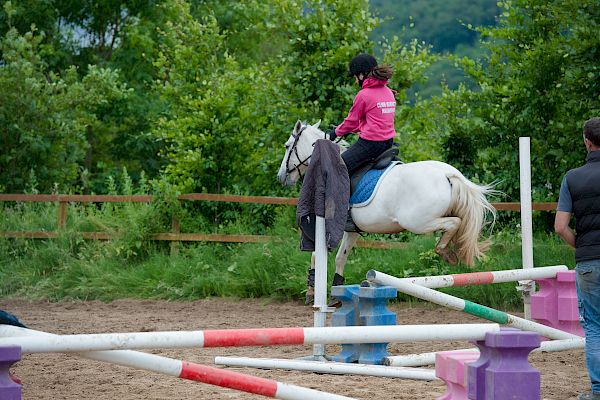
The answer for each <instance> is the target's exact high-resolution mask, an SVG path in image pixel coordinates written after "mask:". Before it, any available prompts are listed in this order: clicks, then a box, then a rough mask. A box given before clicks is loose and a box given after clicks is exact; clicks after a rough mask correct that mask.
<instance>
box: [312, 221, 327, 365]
mask: <svg viewBox="0 0 600 400" xmlns="http://www.w3.org/2000/svg"><path fill="white" fill-rule="evenodd" d="M313 310H314V326H315V328H323V327H324V326H325V322H326V321H327V241H326V239H325V218H323V217H319V216H317V219H316V221H315V304H314V307H313ZM313 357H314V359H315V360H320V359H324V358H325V345H324V344H322V343H316V344H315V345H314V346H313Z"/></svg>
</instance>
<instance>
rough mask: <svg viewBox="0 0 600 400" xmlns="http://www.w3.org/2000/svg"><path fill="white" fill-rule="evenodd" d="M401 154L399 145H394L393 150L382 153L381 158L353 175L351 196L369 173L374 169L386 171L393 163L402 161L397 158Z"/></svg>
mask: <svg viewBox="0 0 600 400" xmlns="http://www.w3.org/2000/svg"><path fill="white" fill-rule="evenodd" d="M399 152H400V149H399V145H398V143H394V144H392V147H391V148H389V149H387V150H386V151H384V152H383V153H381V154H380V155H379V157H377V158H375V159H372V160H371V161H369V162H367V163H366V164H365V165H363V166H362V167H361V168H360V169H359V170H357V171H356V172H355V173H353V174H352V176H351V177H350V196H352V193H354V190H355V189H356V187H357V186H358V183H359V182H360V180H361V179H362V177H363V176H364V175H365V174H366V173H367V172H368V171H370V170H372V169H384V168H386V167H387V166H388V165H390V164H391V163H392V162H393V161H400V159H399V158H398V157H396V156H397V155H398V153H399Z"/></svg>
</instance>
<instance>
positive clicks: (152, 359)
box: [0, 325, 352, 400]
mask: <svg viewBox="0 0 600 400" xmlns="http://www.w3.org/2000/svg"><path fill="white" fill-rule="evenodd" d="M5 335H10V336H24V337H35V338H41V339H43V340H50V339H52V338H55V337H60V336H58V335H52V334H50V333H46V332H39V331H33V330H30V329H25V328H19V327H15V326H8V325H0V336H5ZM78 355H79V356H81V357H84V358H88V359H91V360H96V361H103V362H108V363H112V364H117V365H122V366H125V367H131V368H136V369H142V370H146V371H152V372H158V373H160V374H164V375H169V376H174V377H176V378H180V379H187V380H192V381H196V382H202V383H207V384H209V385H214V386H220V387H226V388H229V389H235V390H239V391H242V392H247V393H253V394H258V395H261V396H265V397H272V398H276V399H283V400H305V399H316V400H352V398H350V397H346V396H340V395H336V394H331V393H325V392H321V391H318V390H314V389H308V388H304V387H301V386H296V385H288V384H286V383H281V382H277V381H274V380H271V379H265V378H259V377H255V376H251V375H246V374H241V373H238V372H232V371H227V370H224V369H219V368H212V367H208V366H205V365H200V364H195V363H190V362H188V361H184V360H175V359H172V358H168V357H163V356H158V355H154V354H148V353H141V352H136V351H130V350H116V351H94V352H86V353H79V354H78Z"/></svg>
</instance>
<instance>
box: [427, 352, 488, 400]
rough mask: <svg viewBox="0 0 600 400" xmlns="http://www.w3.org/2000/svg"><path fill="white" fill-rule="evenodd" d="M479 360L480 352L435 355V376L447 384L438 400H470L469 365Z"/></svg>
mask: <svg viewBox="0 0 600 400" xmlns="http://www.w3.org/2000/svg"><path fill="white" fill-rule="evenodd" d="M477 359H479V352H478V351H472V350H471V351H469V350H465V351H442V352H439V353H436V355H435V376H437V377H438V378H440V379H441V380H443V381H444V382H445V383H446V393H444V394H443V395H442V396H440V397H438V398H437V400H469V397H468V390H469V386H468V384H467V376H468V374H467V364H468V363H471V362H474V361H477Z"/></svg>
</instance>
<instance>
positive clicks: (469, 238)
mask: <svg viewBox="0 0 600 400" xmlns="http://www.w3.org/2000/svg"><path fill="white" fill-rule="evenodd" d="M446 176H447V178H448V180H449V181H450V184H451V185H452V202H451V207H450V213H451V215H453V216H456V217H459V218H460V219H461V223H460V226H459V227H458V231H457V232H456V234H455V235H454V238H453V239H452V240H453V242H454V247H455V251H456V253H457V254H458V257H459V258H460V259H461V260H462V261H463V262H464V263H465V264H467V265H473V262H474V260H475V259H478V260H479V259H481V258H483V256H484V253H485V252H486V251H487V250H488V249H489V247H490V245H491V241H490V240H489V239H488V240H485V241H483V242H479V235H480V234H481V230H482V229H483V227H484V225H485V221H486V217H487V214H488V213H489V214H491V215H492V217H493V221H495V220H496V209H494V207H493V206H492V205H491V204H490V203H489V202H488V201H487V199H486V195H488V194H494V193H497V191H496V190H494V189H493V187H492V186H491V185H484V186H480V185H476V184H474V183H473V182H471V181H469V180H468V179H467V178H465V177H464V176H463V175H462V174H460V173H458V174H457V173H449V174H447V175H446Z"/></svg>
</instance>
